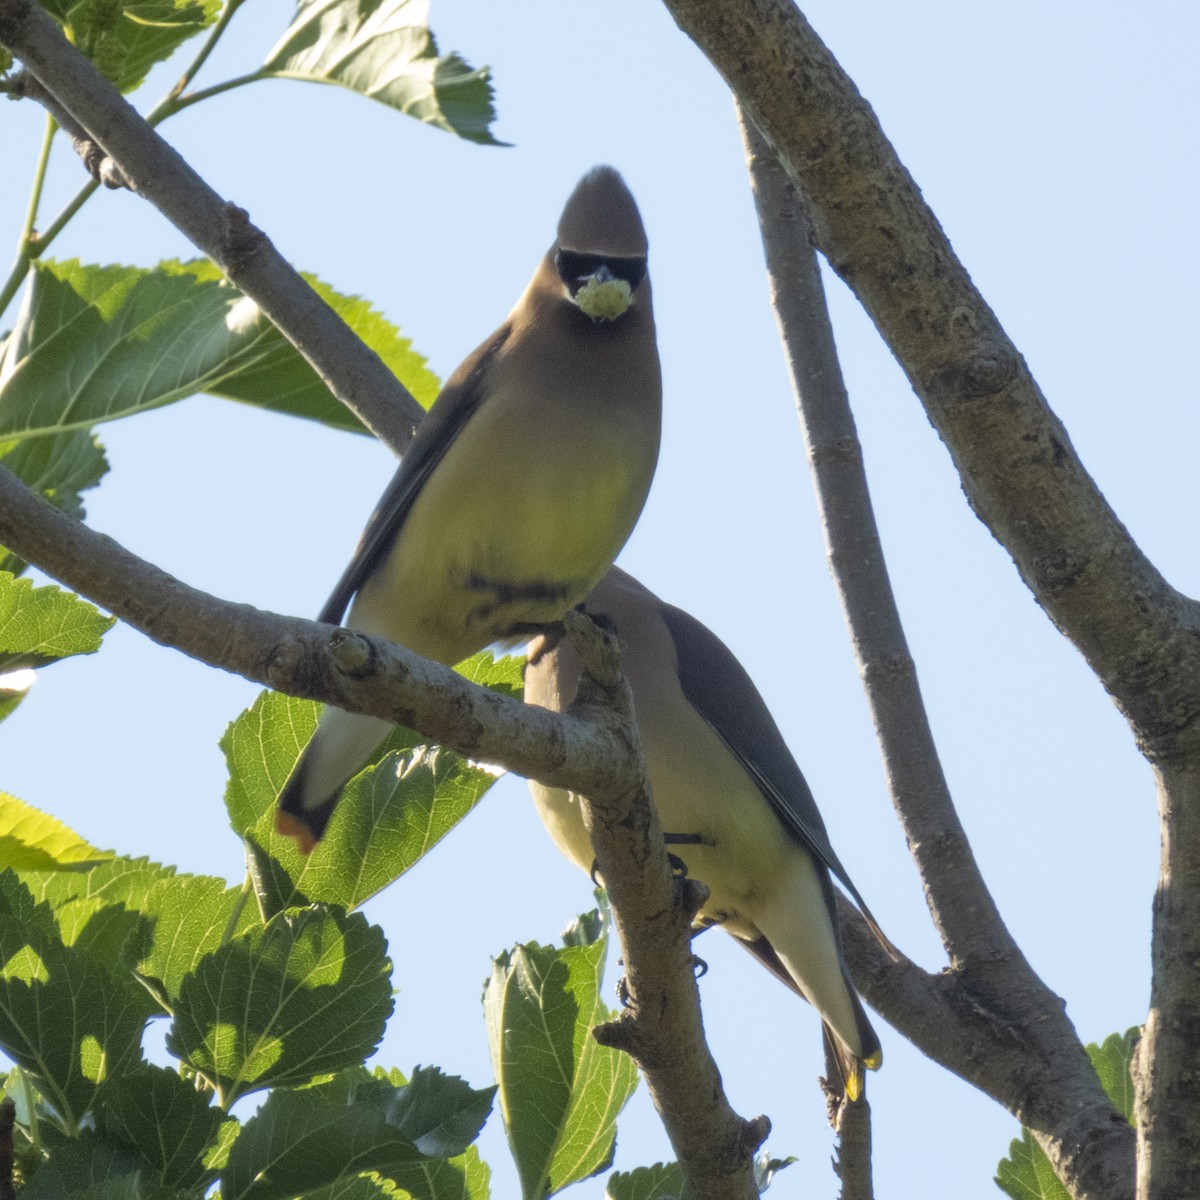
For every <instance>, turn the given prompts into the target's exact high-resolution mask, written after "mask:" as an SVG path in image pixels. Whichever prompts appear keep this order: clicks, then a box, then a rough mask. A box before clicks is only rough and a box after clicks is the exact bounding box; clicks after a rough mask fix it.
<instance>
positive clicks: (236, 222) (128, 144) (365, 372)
mask: <svg viewBox="0 0 1200 1200" xmlns="http://www.w3.org/2000/svg"><path fill="white" fill-rule="evenodd" d="M0 42H3V43H4V45H6V46H7V47H8V48H9V49H10V50H11V51H12V53H13V54H14V55H15V56H16V57H17V58H19V59H20V60H21V62H22V63H24V64H25V68H26V70H27V71H28V72H29V73H30V74H31V75H32V76H34V77H35V79H36V80H37V81H38V83H39V84H41V86H42V87H43V88H45V90H46V91H47V92H49V93H50V95H51V96H53V97H54V99H55V101H56V102H57V103H56V104H55V105H54V107H53V109H52V111H54V113H55V115H56V116H57V115H59V113H60V112H61V110H62V109H65V110H66V112H67V113H68V114H70V116H71V117H73V118H74V120H75V121H76V122H77V123H78V125H79V126H80V127H81V128H82V129H83V130H85V131H86V132H87V134H88V135H89V136H90V137H91V139H92V140H93V141H94V142H95V144H96V145H98V146H99V147H100V148H101V149H102V150H103V152H104V154H105V155H107V156H108V158H109V159H111V160H112V163H113V164H115V169H116V170H118V171H119V172H120V175H121V177H122V178H123V180H124V181H125V182H126V184H127V186H128V187H130V188H131V189H132V190H133V191H135V192H137V193H138V195H140V196H143V197H144V198H145V199H147V200H149V201H150V203H151V204H153V205H154V206H155V207H156V208H157V209H158V210H159V211H160V212H161V213H162V214H163V215H164V216H165V217H166V218H167V220H169V221H170V222H171V224H173V225H174V226H175V227H176V228H177V229H179V230H180V232H181V233H183V234H184V236H185V237H187V238H188V240H189V241H191V242H192V243H193V244H194V245H196V246H197V247H199V248H200V249H201V250H202V251H203V252H204V253H205V254H207V255H208V256H209V258H211V259H212V260H213V262H214V263H216V264H217V266H218V267H220V268H221V270H222V271H224V273H225V274H226V275H227V276H228V277H229V279H230V280H231V281H232V282H233V283H234V284H236V285H237V287H238V288H240V289H241V291H243V292H244V293H245V294H246V295H247V296H249V297H250V298H251V299H252V300H254V302H255V303H256V304H257V305H258V306H259V308H261V309H262V311H263V312H264V313H266V315H267V316H268V317H269V318H270V319H271V321H272V322H274V324H275V325H276V327H277V328H278V329H279V331H280V332H281V333H282V334H283V335H284V337H286V338H287V339H288V341H290V342H291V343H292V345H294V346H295V347H296V349H297V350H298V351H299V352H300V353H301V354H302V355H303V356H304V357H305V359H306V360H307V361H308V362H309V364H310V365H311V366H312V368H313V370H315V371H316V372H317V374H318V375H319V376H320V377H321V379H322V380H323V381H324V382H325V384H326V386H328V388H329V390H330V391H331V392H332V393H333V394H334V395H335V396H336V397H337V398H338V399H339V400H340V401H341V402H342V403H343V404H345V405H346V407H347V408H349V409H350V410H351V412H353V413H354V414H355V415H356V416H357V417H358V418H359V419H360V420H361V421H362V422H363V423H364V424H365V425H367V426H368V427H369V428H370V429H371V431H372V432H373V433H374V434H375V435H376V436H377V437H378V438H379V439H380V440H381V441H383V442H385V443H386V444H387V445H389V446H391V448H392V449H393V450H395V451H396V452H397V453H400V452H402V451H403V450H404V448H405V447H406V446H407V445H408V442H409V439H410V438H411V437H412V432H413V429H414V428H415V427H416V424H417V422H418V421H419V420H420V419H421V416H422V412H423V410H422V409H421V406H420V405H419V404H418V403H417V402H416V400H414V399H413V397H412V396H411V395H410V394H409V392H408V390H407V389H406V388H405V387H404V385H403V384H402V383H400V381H399V380H398V379H396V377H395V376H394V375H393V374H392V373H391V372H390V371H389V370H388V369H387V367H385V366H384V364H383V362H382V360H381V359H380V358H379V356H378V355H377V354H375V352H374V351H372V350H370V349H368V348H367V347H366V346H364V345H363V343H362V342H361V341H360V340H359V339H358V337H357V336H356V335H355V334H354V333H353V332H352V331H351V329H350V328H349V326H347V325H346V323H345V322H344V321H343V320H342V319H341V317H339V316H338V315H337V313H335V312H334V311H333V309H332V308H330V307H329V305H328V304H326V303H325V301H324V300H322V299H321V298H320V297H319V296H318V295H317V294H316V293H315V292H314V291H313V289H312V288H311V287H309V285H308V284H307V283H306V282H305V281H304V280H303V279H302V278H301V276H300V273H299V272H298V271H297V270H296V269H295V268H294V267H292V266H291V265H290V264H289V263H288V262H287V261H286V260H285V259H284V258H283V257H282V255H280V253H279V251H277V250H276V249H275V247H274V246H273V245H272V244H271V241H270V239H269V238H268V237H267V236H266V235H265V234H264V233H263V232H262V231H261V230H259V229H256V228H255V227H254V226H253V225H251V223H250V220H249V218H248V217H247V215H246V213H245V211H243V210H242V209H240V208H238V207H237V206H236V205H234V204H230V203H228V202H226V201H224V200H222V199H221V197H220V196H218V195H217V193H216V192H215V191H213V190H212V188H210V187H209V186H208V185H207V184H206V183H205V182H204V180H203V179H201V178H200V176H199V175H197V174H196V172H195V171H193V170H192V168H191V167H189V166H188V164H187V163H186V162H184V160H183V159H182V158H181V157H180V156H179V154H178V153H177V152H176V151H175V150H174V149H172V148H171V147H170V146H169V145H168V144H167V143H166V142H165V141H164V140H163V139H162V137H161V136H160V135H159V134H157V133H156V132H155V131H154V130H153V129H151V128H150V126H149V125H147V124H146V122H145V121H144V120H143V119H142V118H141V117H140V116H139V115H138V113H137V112H136V111H135V110H134V109H133V107H132V106H131V105H130V104H129V103H128V102H127V101H126V100H125V99H124V98H123V97H122V96H121V94H120V93H119V92H118V91H117V90H116V88H114V87H113V86H112V84H111V83H109V82H108V80H107V79H105V78H104V76H103V75H101V74H100V72H99V71H97V70H96V68H95V67H94V66H93V65H92V64H91V63H90V62H89V61H88V60H87V58H85V57H84V55H83V54H82V53H80V51H78V50H77V49H76V48H75V47H74V46H72V45H71V43H70V42H68V41H67V39H66V38H65V37H64V36H63V34H62V31H61V30H60V29H59V28H58V26H57V25H55V23H54V21H53V20H52V19H51V17H50V16H49V15H48V14H47V13H46V11H45V10H44V9H43V8H41V7H40V6H39V5H37V4H35V3H33V2H32V0H0Z"/></svg>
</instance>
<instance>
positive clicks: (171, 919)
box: [137, 875, 258, 1000]
mask: <svg viewBox="0 0 1200 1200" xmlns="http://www.w3.org/2000/svg"><path fill="white" fill-rule="evenodd" d="M245 900H246V898H245V896H244V895H243V893H242V891H241V889H240V888H231V887H226V886H225V881H224V880H223V879H217V878H215V877H214V876H211V875H180V876H175V877H173V878H169V879H162V880H159V881H158V882H157V883H156V884H154V886H153V887H152V888H151V889H150V890H149V892H148V893H147V895H146V897H145V899H144V901H143V903H142V905H141V908H142V911H143V912H144V913H145V914H146V915H147V916H148V917H149V918H150V919H151V921H152V922H153V924H152V931H151V939H150V944H149V946H148V947H147V948H146V952H145V954H144V955H143V957H142V958H141V959H140V961H139V962H138V963H137V971H138V973H139V974H140V975H144V976H146V977H148V978H149V979H150V980H152V981H153V982H154V984H156V985H157V986H156V987H155V991H156V992H157V991H159V990H160V989H161V991H162V993H163V994H164V996H165V997H166V998H167V999H168V1000H174V999H175V998H176V997H178V995H179V989H180V987H181V986H182V984H183V981H184V979H185V978H186V977H187V976H188V975H189V974H190V973H191V972H192V971H193V970H194V969H195V967H196V965H197V964H198V963H199V962H200V960H201V959H203V958H204V956H205V955H207V954H211V953H212V952H214V951H215V950H217V949H218V948H219V947H220V945H221V941H222V939H223V938H224V937H225V935H226V934H227V933H228V934H229V936H231V937H232V936H235V935H237V934H240V933H243V932H245V931H246V930H247V929H249V928H251V927H252V926H254V925H257V924H258V913H257V912H256V911H255V909H254V907H253V906H252V905H248V904H246V902H245Z"/></svg>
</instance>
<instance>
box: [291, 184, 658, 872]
mask: <svg viewBox="0 0 1200 1200" xmlns="http://www.w3.org/2000/svg"><path fill="white" fill-rule="evenodd" d="M646 250H647V243H646V233H645V230H644V229H643V227H642V220H641V217H640V216H639V214H638V210H637V205H636V204H635V202H634V199H633V196H632V195H631V194H630V192H629V189H628V188H627V187H626V186H625V182H624V180H622V178H621V176H620V175H619V174H618V173H617V172H616V171H615V170H613V168H612V167H605V166H599V167H595V168H593V169H592V170H591V171H589V172H588V173H587V174H586V175H585V176H584V177H583V178H582V179H581V180H580V181H579V184H578V185H577V186H576V188H575V190H574V191H573V192H572V193H571V196H570V198H569V199H568V200H567V203H566V207H565V208H564V209H563V213H562V217H561V219H560V220H559V223H558V237H557V239H556V240H555V242H554V244H553V245H552V246H551V247H550V249H549V251H548V252H547V254H546V256H545V257H544V258H543V259H542V261H541V262H540V264H539V265H538V268H537V270H536V271H535V272H534V275H533V279H532V280H531V281H530V283H529V286H528V287H527V288H526V289H525V292H524V294H523V295H522V296H521V298H520V299H519V300H518V301H517V304H516V307H515V308H514V309H513V310H512V312H511V313H510V314H509V315H508V317H507V319H506V320H505V321H504V324H502V325H501V326H500V328H499V329H498V330H497V331H496V332H495V333H494V334H492V336H491V337H489V338H488V339H487V340H486V341H485V342H484V343H483V345H481V346H480V347H479V348H478V349H477V350H475V351H474V352H473V353H472V354H470V355H469V356H468V357H467V359H466V361H464V362H463V364H462V365H461V366H460V367H459V368H458V369H457V370H456V371H455V372H454V373H453V375H451V376H450V378H449V379H448V380H447V382H446V385H445V387H443V389H442V391H441V394H440V395H439V396H438V398H437V400H436V401H435V402H434V404H433V407H432V408H431V409H430V410H429V414H428V415H427V416H426V417H425V419H424V420H423V421H422V422H421V425H420V426H419V428H418V429H417V433H416V436H415V437H414V438H413V440H412V443H411V445H410V446H409V449H408V451H407V453H406V454H405V455H404V458H403V461H402V462H401V464H400V467H399V469H398V470H397V471H396V474H395V476H394V477H393V478H392V481H391V483H390V484H389V485H388V488H387V490H386V491H385V492H384V494H383V498H382V499H381V500H380V502H379V505H378V507H377V508H376V510H375V512H374V514H373V515H372V517H371V519H370V521H369V522H368V523H367V527H366V530H365V532H364V533H363V536H362V539H361V541H360V542H359V545H358V549H357V551H356V552H355V555H354V558H353V560H352V561H351V563H350V565H349V566H348V567H347V568H346V571H345V573H344V574H343V575H342V578H341V579H340V580H339V581H338V584H337V587H336V588H334V591H333V595H332V596H331V597H330V599H329V601H328V603H327V604H326V605H325V607H324V608H323V609H322V610H321V614H320V616H319V618H318V619H319V620H321V621H327V622H331V623H334V624H336V623H338V622H339V621H340V620H341V619H342V614H343V613H345V612H346V608H347V605H349V613H348V614H347V616H346V620H345V624H346V625H347V626H348V627H350V628H352V629H358V630H362V631H363V632H364V633H368V634H373V635H376V636H379V637H385V638H389V639H390V640H392V641H395V642H399V643H400V644H401V645H404V646H407V647H408V648H409V649H410V650H414V651H415V652H416V653H418V654H420V655H423V656H424V657H426V658H431V659H434V660H436V661H437V662H441V663H446V664H448V665H449V664H453V663H456V662H459V661H460V660H462V659H464V658H466V657H468V656H469V655H471V654H474V653H475V652H476V651H478V650H481V649H483V648H484V647H485V646H488V645H491V644H492V643H494V642H499V641H504V640H510V641H512V640H517V639H522V638H527V637H528V636H529V635H530V633H531V632H533V631H535V630H537V629H538V628H541V627H543V626H544V625H545V624H547V623H550V622H554V621H557V620H558V619H559V618H561V616H562V615H563V613H565V612H566V611H567V610H568V609H570V608H571V607H573V606H574V605H576V604H578V603H579V602H580V601H581V600H582V599H583V598H584V596H586V595H587V593H588V592H589V591H590V590H591V588H592V587H594V586H595V584H596V583H597V582H598V581H599V579H600V578H601V576H603V575H604V573H605V572H606V571H607V570H608V568H609V567H610V566H611V564H612V561H613V559H614V558H615V557H616V555H617V553H618V551H619V550H620V549H621V547H622V546H623V545H624V544H625V540H626V539H627V538H628V537H629V534H630V532H631V531H632V529H633V527H634V524H635V523H636V521H637V519H638V516H639V515H640V513H641V511H642V505H643V503H644V502H645V499H646V493H647V492H648V491H649V488H650V480H651V478H652V476H653V474H654V466H655V463H656V462H657V459H658V445H659V430H660V424H661V410H662V380H661V375H660V371H659V364H658V350H657V346H656V343H655V336H654V316H653V312H652V309H651V300H650V280H649V279H648V277H647V275H646ZM391 729H392V726H391V724H390V723H389V722H387V721H385V720H381V719H379V718H377V717H367V716H360V715H356V714H350V713H346V712H343V711H342V710H340V709H337V708H333V707H327V708H325V710H324V711H323V713H322V715H321V719H320V722H319V724H318V727H317V732H316V734H315V735H314V737H313V739H312V741H311V742H310V743H309V745H308V747H307V749H306V750H305V751H304V753H303V755H302V756H301V758H300V761H299V762H298V764H297V766H296V769H295V770H294V771H293V773H292V775H291V777H290V778H289V779H288V781H287V783H286V784H285V786H284V788H283V791H282V793H281V794H280V797H279V808H278V811H277V813H276V826H277V828H278V829H279V830H280V831H281V832H283V833H287V834H290V835H291V836H293V837H295V838H296V839H297V841H298V842H299V843H300V845H301V848H302V849H304V850H305V851H306V852H307V851H309V850H311V849H312V847H313V846H314V845H315V844H316V840H317V839H318V838H319V837H320V836H321V834H322V833H323V831H324V829H325V826H326V824H327V823H328V821H329V818H330V815H331V814H332V812H333V809H334V807H335V805H336V804H337V801H338V798H339V796H340V794H341V790H342V787H343V785H344V784H345V783H346V782H347V780H349V779H350V778H351V777H352V776H353V775H355V774H357V772H358V771H359V770H360V769H361V768H362V766H363V764H364V763H365V762H366V761H367V760H368V758H369V757H370V755H371V753H372V751H373V750H375V748H376V747H377V746H378V745H379V743H380V742H381V741H382V740H383V739H384V738H385V737H386V736H387V734H388V733H389V732H390V731H391Z"/></svg>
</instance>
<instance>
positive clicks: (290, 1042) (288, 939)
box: [167, 908, 392, 1144]
mask: <svg viewBox="0 0 1200 1200" xmlns="http://www.w3.org/2000/svg"><path fill="white" fill-rule="evenodd" d="M391 1011H392V989H391V964H390V962H389V961H388V958H387V943H386V942H385V941H384V937H383V933H382V931H381V930H379V929H378V928H377V927H376V926H372V925H368V924H367V922H366V920H365V919H364V918H363V917H361V916H359V915H353V916H347V915H346V914H344V913H340V912H337V911H335V910H331V909H325V908H311V909H303V910H299V909H289V910H288V911H286V912H282V913H280V914H279V915H278V916H275V917H273V918H272V919H271V920H270V921H269V922H268V923H267V924H266V925H265V926H256V927H254V928H252V929H250V930H249V931H248V932H246V933H244V934H242V935H241V936H240V937H237V938H234V939H233V940H232V941H230V942H228V943H226V944H225V945H224V946H222V947H220V949H218V950H216V951H214V952H213V953H211V954H209V955H207V956H206V957H204V958H203V959H201V960H200V962H199V963H198V964H197V965H196V967H195V969H194V970H193V971H192V973H191V974H189V975H187V976H186V977H185V978H184V979H183V982H182V984H181V985H180V988H179V998H178V1001H177V1003H176V1006H175V1021H174V1024H173V1025H172V1026H171V1031H170V1033H169V1034H168V1035H167V1048H168V1049H169V1050H170V1051H171V1053H172V1054H174V1055H175V1056H176V1057H178V1058H181V1059H183V1060H184V1061H185V1062H186V1063H188V1065H190V1066H191V1067H192V1068H193V1069H195V1070H196V1071H198V1072H199V1073H200V1074H201V1075H203V1076H204V1077H205V1078H206V1079H208V1080H209V1081H210V1082H211V1083H212V1084H213V1085H214V1087H215V1088H216V1089H217V1092H218V1095H219V1097H220V1099H221V1103H222V1105H223V1106H224V1107H226V1108H227V1107H228V1106H229V1105H230V1104H231V1103H232V1102H233V1100H234V1099H236V1098H237V1097H238V1096H242V1095H245V1094H246V1093H248V1092H253V1091H257V1090H259V1089H261V1088H266V1087H277V1086H281V1085H284V1084H295V1083H303V1082H305V1081H306V1080H309V1079H311V1078H313V1077H314V1076H316V1075H320V1074H323V1073H325V1072H329V1071H337V1070H340V1069H341V1068H342V1067H345V1066H349V1065H351V1064H353V1063H357V1062H361V1061H362V1060H363V1058H365V1057H366V1056H367V1055H368V1054H370V1053H371V1052H372V1051H373V1050H374V1049H375V1047H376V1046H377V1045H378V1043H379V1039H380V1038H381V1037H382V1036H383V1029H384V1025H385V1024H386V1023H387V1019H388V1017H389V1016H390V1015H391ZM239 1144H240V1139H239Z"/></svg>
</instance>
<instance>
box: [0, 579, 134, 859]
mask: <svg viewBox="0 0 1200 1200" xmlns="http://www.w3.org/2000/svg"><path fill="white" fill-rule="evenodd" d="M0 577H2V576H0ZM112 857H113V853H112V851H111V850H97V849H96V847H95V846H93V845H91V844H90V843H89V842H85V841H84V840H83V838H81V837H80V836H79V834H77V833H76V832H75V831H74V830H73V829H69V828H67V826H66V825H64V824H63V823H62V822H61V821H60V820H58V818H57V817H52V816H51V815H50V814H49V813H44V812H42V811H41V810H40V809H36V808H34V807H33V805H31V804H26V803H25V802H24V801H23V800H18V799H17V798H16V797H15V796H10V795H8V793H7V792H0V867H12V868H13V870H15V871H71V870H79V869H80V868H82V867H86V866H91V865H93V864H95V863H99V862H102V861H104V860H105V859H111V858H112Z"/></svg>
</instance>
